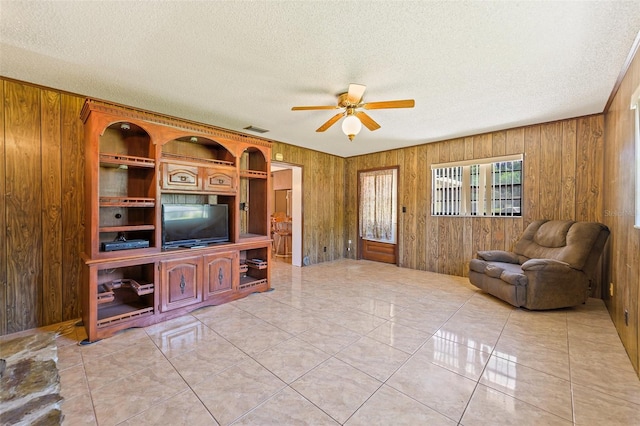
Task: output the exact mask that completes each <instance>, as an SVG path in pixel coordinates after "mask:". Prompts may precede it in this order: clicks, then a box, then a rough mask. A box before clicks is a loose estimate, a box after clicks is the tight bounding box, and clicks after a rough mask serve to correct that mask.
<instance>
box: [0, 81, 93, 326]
mask: <svg viewBox="0 0 640 426" xmlns="http://www.w3.org/2000/svg"><path fill="white" fill-rule="evenodd" d="M0 82H1V84H0V88H1V98H2V99H3V102H2V109H0V128H1V129H3V132H2V136H3V138H2V145H0V151H1V152H2V157H1V161H0V188H1V189H2V191H0V192H1V195H2V197H1V198H0V229H2V235H1V237H2V238H0V253H1V256H0V280H1V281H2V283H6V285H2V289H0V304H1V306H2V309H0V334H7V333H12V332H17V331H22V330H25V329H29V328H33V327H36V326H44V325H48V324H54V323H58V322H60V321H64V320H69V319H74V318H78V317H79V316H80V294H79V291H80V278H81V277H80V266H81V261H80V255H81V252H82V235H83V227H82V221H83V217H84V210H83V206H84V203H83V194H84V189H83V179H84V178H83V176H84V169H83V167H84V155H83V151H82V150H83V146H84V144H83V139H84V133H83V128H82V122H81V120H80V110H81V108H82V104H83V102H84V98H83V97H80V96H75V95H70V94H65V93H61V92H60V91H56V90H49V89H46V88H42V87H38V86H34V85H31V84H27V83H21V82H17V81H13V80H8V79H1V80H0Z"/></svg>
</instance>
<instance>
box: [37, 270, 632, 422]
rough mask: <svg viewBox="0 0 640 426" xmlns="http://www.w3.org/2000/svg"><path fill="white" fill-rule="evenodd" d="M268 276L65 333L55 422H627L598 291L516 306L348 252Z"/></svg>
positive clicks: (625, 376)
mask: <svg viewBox="0 0 640 426" xmlns="http://www.w3.org/2000/svg"><path fill="white" fill-rule="evenodd" d="M272 279H273V280H272V281H273V286H272V287H273V288H274V290H273V291H271V292H268V293H262V294H253V295H251V296H249V297H247V298H245V299H242V300H238V301H235V302H232V303H228V304H225V305H222V306H217V307H208V308H203V309H200V310H197V311H195V312H193V313H191V314H189V315H185V316H183V317H181V318H177V319H175V320H171V321H168V322H165V323H161V324H157V325H154V326H151V327H147V328H145V329H130V330H127V331H124V332H121V333H119V334H117V335H115V336H114V337H111V338H109V339H105V340H103V341H100V342H97V343H94V344H92V345H88V346H79V345H77V344H75V343H77V342H78V341H79V340H82V338H84V337H85V335H84V331H83V329H82V328H79V327H73V326H68V327H66V328H65V330H66V332H67V334H65V335H63V336H61V337H60V338H59V339H58V342H59V352H58V354H59V369H60V376H61V383H62V395H63V396H64V398H65V401H64V403H63V406H62V409H63V413H64V415H65V422H64V424H66V425H87V424H96V423H97V424H100V425H116V424H126V425H146V424H149V425H152V424H162V425H215V424H221V425H227V424H235V425H304V424H309V425H336V424H345V425H427V424H428V425H456V424H459V425H501V424H503V425H514V424H518V425H519V426H520V425H571V424H575V425H615V424H619V425H634V424H640V380H638V376H637V375H636V373H635V371H634V370H633V368H632V365H631V362H630V361H629V359H628V357H627V355H626V353H625V351H624V348H623V346H622V344H621V342H620V339H619V338H618V335H617V333H616V330H615V328H614V326H613V323H612V322H611V319H610V318H609V315H608V313H607V311H606V308H605V307H604V304H603V303H602V301H601V300H596V299H591V300H589V302H588V303H587V304H585V305H583V306H579V307H577V308H573V309H567V310H558V311H551V312H530V311H526V310H522V309H514V308H513V307H511V306H510V305H507V304H505V303H503V302H501V301H499V300H497V299H495V298H493V297H491V296H488V295H486V294H483V293H482V292H480V291H478V290H477V289H475V287H472V286H471V285H470V284H469V283H468V280H467V279H466V278H461V277H452V276H447V275H439V274H434V273H429V272H422V271H415V270H410V269H403V268H397V267H395V266H391V265H385V264H378V263H373V262H366V261H352V260H339V261H335V262H329V263H324V264H319V265H314V266H310V267H305V268H296V267H291V265H289V264H287V263H284V262H275V264H274V268H273V272H272ZM70 324H72V323H70ZM51 328H53V327H48V329H51Z"/></svg>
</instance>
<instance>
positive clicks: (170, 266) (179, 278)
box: [160, 256, 202, 312]
mask: <svg viewBox="0 0 640 426" xmlns="http://www.w3.org/2000/svg"><path fill="white" fill-rule="evenodd" d="M160 269H161V272H162V292H161V294H160V301H161V305H160V308H161V310H162V311H163V312H164V311H169V310H171V309H176V308H181V307H183V306H188V305H191V304H194V303H199V302H201V301H202V257H200V256H194V257H187V258H182V259H174V260H167V261H164V262H161V266H160Z"/></svg>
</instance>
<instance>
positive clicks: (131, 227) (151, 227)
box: [99, 225, 156, 233]
mask: <svg viewBox="0 0 640 426" xmlns="http://www.w3.org/2000/svg"><path fill="white" fill-rule="evenodd" d="M154 229H156V227H155V226H154V225H123V226H101V227H100V228H99V232H101V233H102V232H133V231H153V230H154Z"/></svg>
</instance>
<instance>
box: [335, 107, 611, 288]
mask: <svg viewBox="0 0 640 426" xmlns="http://www.w3.org/2000/svg"><path fill="white" fill-rule="evenodd" d="M603 149H604V135H603V116H602V115H594V116H588V117H581V118H575V119H571V120H564V121H557V122H552V123H545V124H540V125H536V126H527V127H520V128H516V129H510V130H504V131H499V132H493V133H486V134H481V135H476V136H470V137H465V138H460V139H452V140H447V141H443V142H436V143H429V144H424V145H419V146H414V147H410V148H403V149H397V150H391V151H386V152H380V153H375V154H368V155H362V156H357V157H351V158H348V159H347V160H346V178H345V179H346V200H345V206H346V209H347V210H346V216H347V225H346V227H347V229H346V232H345V238H346V239H352V240H353V241H356V238H357V232H358V231H357V225H358V220H357V216H356V215H357V193H356V191H357V171H358V170H365V169H369V168H373V167H382V166H395V165H398V166H400V172H399V179H398V180H399V189H398V190H399V197H398V200H399V202H400V206H401V207H405V208H406V213H400V218H399V228H400V232H399V241H400V247H399V249H400V266H402V267H407V268H413V269H421V270H427V271H433V272H440V273H444V274H452V275H459V276H466V275H467V263H468V262H469V259H471V258H472V257H473V255H474V253H475V252H476V251H478V250H487V249H503V250H510V249H511V248H512V245H513V243H514V242H515V241H516V240H517V239H518V237H519V236H520V235H521V233H522V231H523V229H524V228H525V227H526V226H527V225H528V224H529V223H531V222H532V221H533V220H536V219H539V218H546V219H570V220H586V221H598V222H602V219H603V209H602V205H603V204H602V203H603V202H602V194H603V190H602V183H603V163H602V158H603ZM516 153H524V189H523V201H524V203H523V216H522V217H520V218H461V217H441V216H433V217H432V216H431V214H430V204H431V171H430V170H431V164H434V163H442V162H450V161H458V160H470V159H476V158H486V157H493V156H500V155H508V154H516ZM347 256H348V257H354V258H355V257H356V256H357V253H356V252H355V251H353V252H351V253H347ZM597 291H599V290H597ZM598 294H599V293H598Z"/></svg>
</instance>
